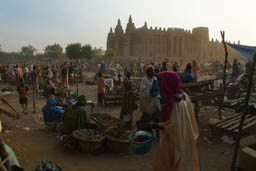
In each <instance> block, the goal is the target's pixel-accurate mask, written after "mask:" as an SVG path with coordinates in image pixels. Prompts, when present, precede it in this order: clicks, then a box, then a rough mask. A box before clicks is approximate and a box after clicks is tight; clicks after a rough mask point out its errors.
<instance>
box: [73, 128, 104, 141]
mask: <svg viewBox="0 0 256 171" xmlns="http://www.w3.org/2000/svg"><path fill="white" fill-rule="evenodd" d="M73 136H74V137H76V138H77V139H80V140H84V141H101V140H102V139H104V136H103V134H102V132H101V131H99V130H96V129H80V130H76V131H74V132H73Z"/></svg>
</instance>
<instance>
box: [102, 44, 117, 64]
mask: <svg viewBox="0 0 256 171" xmlns="http://www.w3.org/2000/svg"><path fill="white" fill-rule="evenodd" d="M115 54H116V53H115V50H114V49H111V48H109V49H107V50H106V51H105V55H104V56H105V57H106V58H108V63H109V65H110V61H111V59H112V58H113V57H114V56H115Z"/></svg>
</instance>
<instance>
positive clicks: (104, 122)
mask: <svg viewBox="0 0 256 171" xmlns="http://www.w3.org/2000/svg"><path fill="white" fill-rule="evenodd" d="M90 117H91V119H92V120H93V121H95V122H96V124H97V125H99V127H100V128H101V129H102V130H103V131H104V134H105V136H106V138H107V147H108V149H109V150H110V151H112V152H115V153H127V152H129V151H130V141H129V138H128V137H129V134H130V131H127V130H126V129H125V122H124V121H123V120H121V119H117V118H115V117H112V116H111V115H109V114H106V113H93V114H91V116H90Z"/></svg>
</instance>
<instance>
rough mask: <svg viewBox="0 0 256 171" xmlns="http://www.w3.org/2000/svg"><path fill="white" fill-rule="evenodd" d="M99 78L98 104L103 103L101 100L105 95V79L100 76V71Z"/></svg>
mask: <svg viewBox="0 0 256 171" xmlns="http://www.w3.org/2000/svg"><path fill="white" fill-rule="evenodd" d="M98 76H99V78H98V105H99V104H101V105H103V100H104V95H105V88H106V85H105V81H104V79H103V78H102V73H101V72H100V73H99V75H98Z"/></svg>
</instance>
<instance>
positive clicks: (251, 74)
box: [231, 52, 256, 171]
mask: <svg viewBox="0 0 256 171" xmlns="http://www.w3.org/2000/svg"><path fill="white" fill-rule="evenodd" d="M255 64H256V52H255V53H254V56H253V63H252V67H251V71H250V75H249V84H248V88H247V95H246V101H245V108H244V112H243V116H242V118H241V120H240V125H239V131H238V136H237V139H236V145H235V149H234V154H233V159H232V166H231V171H235V170H236V162H237V155H238V151H239V147H240V139H241V135H242V131H243V125H244V120H245V117H246V115H247V112H248V103H249V100H250V95H251V90H252V86H253V74H254V68H255Z"/></svg>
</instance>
